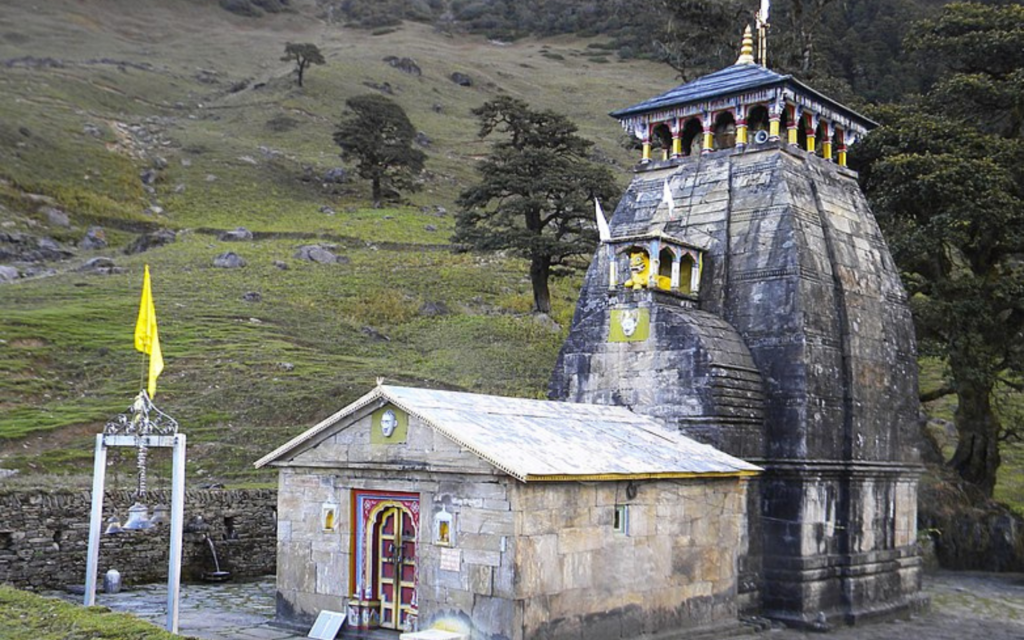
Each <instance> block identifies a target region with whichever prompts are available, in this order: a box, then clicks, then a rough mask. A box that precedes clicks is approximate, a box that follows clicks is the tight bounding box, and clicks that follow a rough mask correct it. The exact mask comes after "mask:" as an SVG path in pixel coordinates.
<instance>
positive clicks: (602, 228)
mask: <svg viewBox="0 0 1024 640" xmlns="http://www.w3.org/2000/svg"><path fill="white" fill-rule="evenodd" d="M594 215H595V216H596V217H597V234H598V236H600V238H601V242H604V241H605V240H611V239H612V232H611V230H610V229H608V221H607V220H606V219H605V217H604V211H603V210H602V209H601V202H600V201H599V200H598V199H597V198H594Z"/></svg>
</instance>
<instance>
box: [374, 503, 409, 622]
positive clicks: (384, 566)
mask: <svg viewBox="0 0 1024 640" xmlns="http://www.w3.org/2000/svg"><path fill="white" fill-rule="evenodd" d="M378 523H379V524H378V526H376V527H374V534H375V535H374V537H375V538H376V539H375V541H374V542H375V543H376V544H375V546H376V551H377V553H376V554H375V555H376V556H377V561H378V568H377V575H378V576H379V589H380V591H379V593H380V626H382V627H384V628H387V629H405V628H406V620H407V618H408V616H409V609H410V608H411V607H412V606H413V604H414V603H415V601H416V525H415V522H414V521H413V517H412V514H411V513H409V512H407V511H406V510H405V509H403V508H402V507H400V506H389V507H387V508H385V509H384V510H383V511H382V512H381V513H380V516H379V519H378Z"/></svg>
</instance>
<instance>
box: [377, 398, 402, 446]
mask: <svg viewBox="0 0 1024 640" xmlns="http://www.w3.org/2000/svg"><path fill="white" fill-rule="evenodd" d="M408 436H409V414H408V413H406V412H404V411H402V410H401V409H399V408H398V407H396V406H395V405H393V404H388V405H385V406H383V407H381V408H380V409H377V410H376V411H374V412H373V416H372V419H371V421H370V444H405V441H406V438H408Z"/></svg>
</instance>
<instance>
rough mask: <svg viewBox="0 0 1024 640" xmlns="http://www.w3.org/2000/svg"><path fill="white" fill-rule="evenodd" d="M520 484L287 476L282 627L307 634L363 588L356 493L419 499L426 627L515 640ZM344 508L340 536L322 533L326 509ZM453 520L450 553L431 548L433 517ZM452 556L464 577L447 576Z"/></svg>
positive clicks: (342, 474)
mask: <svg viewBox="0 0 1024 640" xmlns="http://www.w3.org/2000/svg"><path fill="white" fill-rule="evenodd" d="M511 482H513V481H512V480H510V479H508V478H504V477H500V476H496V475H490V474H488V475H470V474H458V473H452V474H434V473H429V472H422V471H406V472H404V473H401V474H394V473H389V472H387V471H377V470H371V469H366V470H361V471H353V470H351V469H349V470H342V469H326V468H320V469H316V468H302V467H292V468H282V469H281V479H280V489H279V492H280V500H279V509H280V513H281V518H280V521H279V522H278V567H279V570H278V574H277V575H278V577H277V590H278V602H277V617H278V619H279V620H281V621H282V622H286V623H290V624H307V623H310V622H312V621H313V620H315V618H316V615H317V613H318V612H319V611H320V610H323V609H328V610H331V611H344V610H345V609H346V606H347V603H348V600H349V599H350V596H351V594H352V592H353V589H354V588H355V586H356V584H357V582H358V577H357V575H353V570H355V571H356V572H357V574H358V571H359V568H358V567H355V557H354V549H355V542H356V541H355V540H353V531H354V528H355V527H354V526H353V523H352V519H351V518H352V514H353V504H352V503H353V492H354V491H356V490H359V491H385V492H399V493H413V494H416V495H418V496H419V505H420V516H419V518H420V520H419V523H420V524H419V529H418V531H417V571H418V575H417V599H418V605H419V614H420V627H421V628H427V627H430V626H440V627H443V628H446V629H450V630H456V631H459V632H461V633H464V634H466V635H467V636H471V637H473V638H500V637H510V636H509V635H508V634H509V633H510V630H511V629H512V628H513V612H514V606H513V602H512V596H513V593H514V567H513V562H514V558H515V549H516V546H515V540H514V538H513V534H514V531H515V526H514V522H513V516H512V507H511V504H510V496H509V484H510V483H511ZM324 503H331V504H336V505H338V512H339V514H340V518H339V521H338V527H337V529H336V530H335V531H324V530H323V527H322V523H321V521H320V517H321V505H322V504H324ZM442 508H443V509H444V510H445V511H447V512H448V513H449V514H451V515H452V516H453V519H454V535H453V537H452V545H451V546H450V547H440V546H436V545H434V544H433V535H432V526H433V518H434V515H435V514H437V513H439V512H440V511H441V510H442ZM442 550H444V552H447V553H449V554H455V555H457V556H458V561H459V562H458V567H459V568H458V570H447V569H442V568H441V555H442V553H443V551H442Z"/></svg>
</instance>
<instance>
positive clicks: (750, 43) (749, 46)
mask: <svg viewBox="0 0 1024 640" xmlns="http://www.w3.org/2000/svg"><path fill="white" fill-rule="evenodd" d="M736 64H754V35H753V34H752V33H751V32H750V25H749V24H748V25H747V28H746V29H744V30H743V46H741V47H740V57H739V59H737V60H736Z"/></svg>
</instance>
